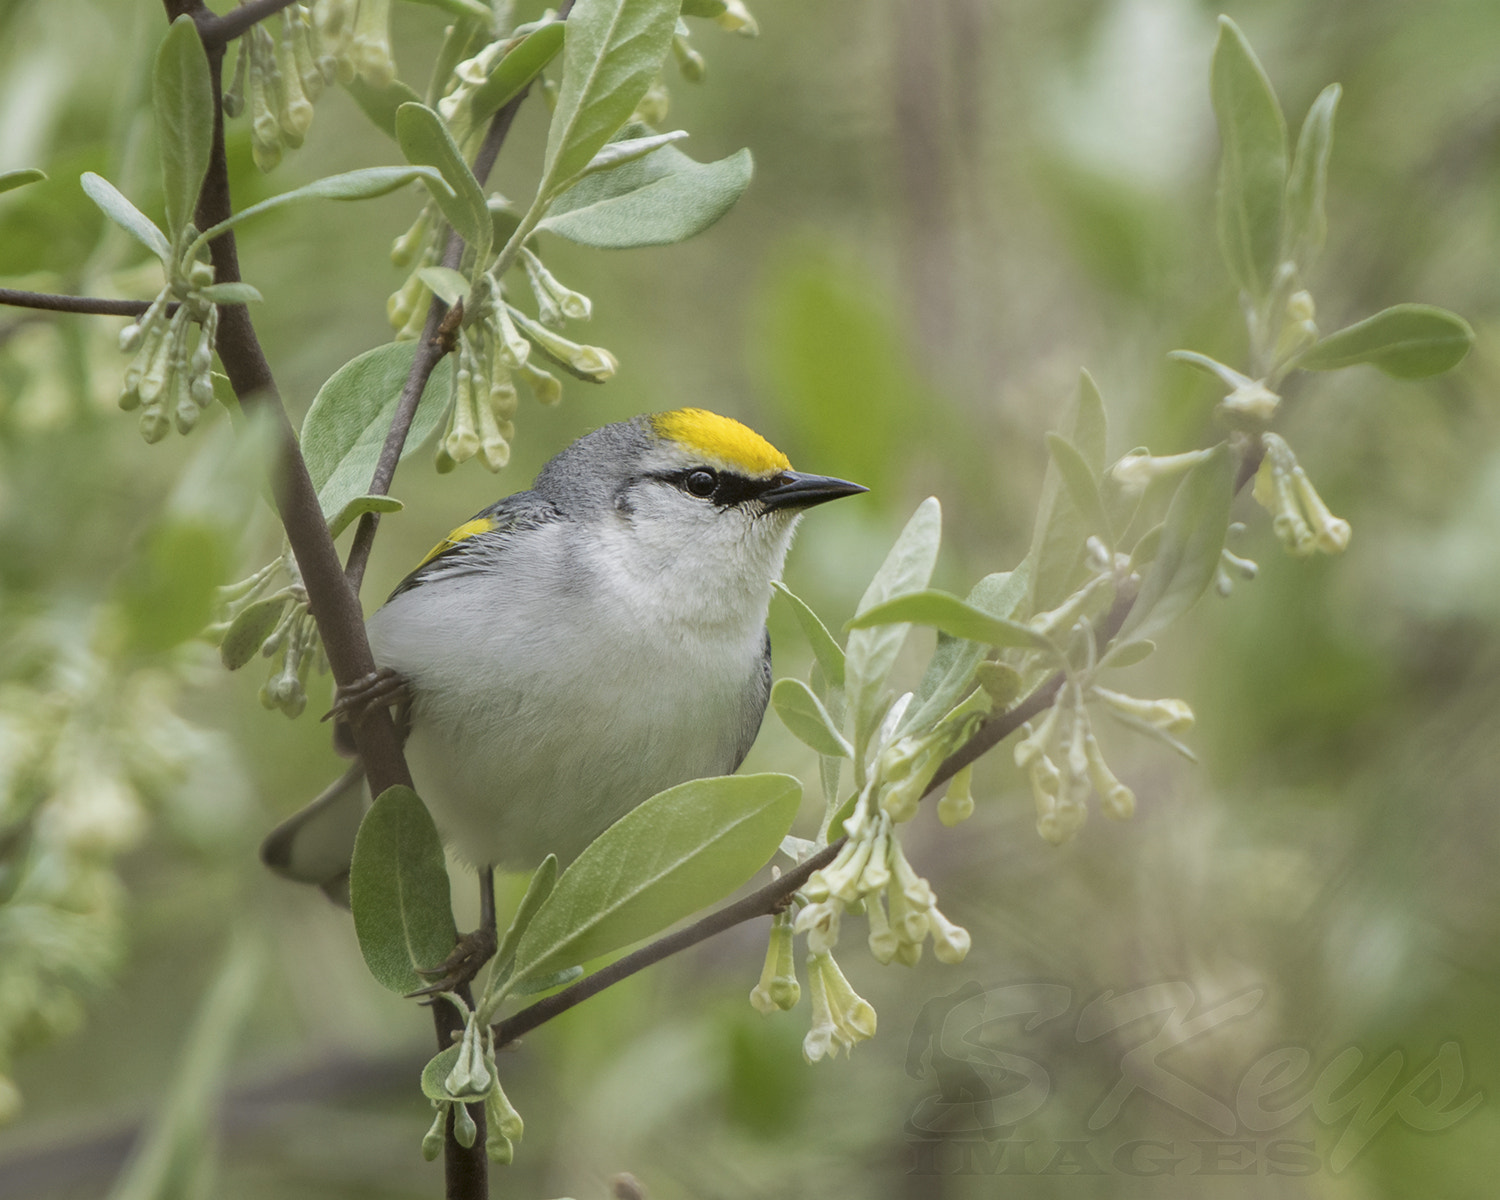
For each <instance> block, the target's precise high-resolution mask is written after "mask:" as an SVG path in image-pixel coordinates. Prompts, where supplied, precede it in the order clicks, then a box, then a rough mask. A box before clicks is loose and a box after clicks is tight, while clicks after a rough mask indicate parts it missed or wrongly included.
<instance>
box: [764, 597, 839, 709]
mask: <svg viewBox="0 0 1500 1200" xmlns="http://www.w3.org/2000/svg"><path fill="white" fill-rule="evenodd" d="M771 586H772V587H774V588H775V589H776V591H777V593H778V594H779V595H780V596H781V597H782V599H784V600H785V601H786V602H787V603H788V604H789V605H790V606H791V609H792V615H793V616H795V617H796V618H797V624H798V625H800V626H801V627H802V635H803V636H804V637H805V638H807V642H808V645H810V646H811V647H812V652H813V657H814V658H815V659H817V661H818V666H820V667H822V668H823V678H824V679H826V680H827V681H828V685H829V686H830V687H836V688H841V687H843V686H844V648H843V647H842V646H840V645H839V644H838V642H836V641H834V638H833V634H831V633H829V632H828V627H827V626H826V625H824V624H823V622H822V621H820V620H819V619H818V614H817V613H815V612H813V610H812V609H811V608H809V607H808V606H807V604H806V603H805V602H804V601H803V600H802V598H801V597H800V596H798V595H797V594H796V593H795V592H793V591H792V590H791V589H790V588H789V587H787V586H786V584H784V583H782V582H781V581H780V580H779V579H778V580H777V581H776V582H775V583H773V584H772V585H771Z"/></svg>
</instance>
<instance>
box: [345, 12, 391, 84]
mask: <svg viewBox="0 0 1500 1200" xmlns="http://www.w3.org/2000/svg"><path fill="white" fill-rule="evenodd" d="M349 54H350V57H351V58H352V59H353V61H354V69H355V70H356V71H357V72H358V73H359V75H360V78H362V79H363V80H364V81H365V82H366V83H368V84H370V85H371V86H372V87H377V88H383V87H389V86H390V84H391V81H392V80H394V79H395V78H396V60H395V59H394V58H393V57H392V56H391V0H359V9H358V11H357V12H356V13H355V16H354V32H353V36H352V38H351V40H350V43H349Z"/></svg>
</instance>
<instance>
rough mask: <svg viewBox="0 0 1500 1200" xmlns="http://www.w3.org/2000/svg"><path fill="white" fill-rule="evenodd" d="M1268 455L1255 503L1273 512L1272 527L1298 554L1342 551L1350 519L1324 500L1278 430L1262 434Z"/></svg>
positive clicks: (1257, 479)
mask: <svg viewBox="0 0 1500 1200" xmlns="http://www.w3.org/2000/svg"><path fill="white" fill-rule="evenodd" d="M1261 444H1262V446H1264V448H1265V457H1264V458H1263V459H1262V460H1261V464H1260V469H1259V470H1258V471H1256V473H1255V486H1254V489H1253V493H1254V496H1255V500H1256V503H1257V504H1259V505H1260V506H1261V507H1262V508H1264V509H1265V510H1266V511H1267V512H1269V513H1270V514H1271V528H1272V529H1274V530H1275V531H1276V536H1277V537H1278V538H1280V539H1281V543H1282V545H1284V546H1285V547H1286V548H1287V549H1288V550H1290V551H1291V552H1292V553H1293V554H1295V555H1297V556H1298V557H1299V558H1305V557H1307V556H1308V555H1310V554H1313V553H1314V552H1315V551H1319V550H1321V551H1322V552H1323V553H1324V554H1342V553H1343V552H1344V550H1345V548H1346V547H1347V546H1348V545H1349V534H1350V528H1349V522H1348V521H1345V520H1344V519H1343V518H1342V517H1336V516H1334V515H1333V513H1331V512H1330V511H1329V510H1328V505H1326V504H1324V503H1323V497H1322V496H1320V495H1318V491H1317V489H1316V488H1315V487H1313V485H1312V480H1310V479H1309V478H1308V477H1307V472H1306V471H1304V470H1303V469H1302V464H1301V463H1299V462H1298V461H1297V456H1296V455H1295V454H1293V453H1292V448H1291V447H1290V446H1288V445H1287V443H1286V440H1285V439H1284V438H1282V437H1280V436H1278V435H1277V434H1274V433H1266V434H1263V435H1262V436H1261Z"/></svg>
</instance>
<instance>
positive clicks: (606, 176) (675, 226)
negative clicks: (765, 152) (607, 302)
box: [537, 125, 754, 250]
mask: <svg viewBox="0 0 1500 1200" xmlns="http://www.w3.org/2000/svg"><path fill="white" fill-rule="evenodd" d="M645 128H646V127H645V126H643V125H631V126H628V127H627V128H626V130H625V131H624V132H626V133H631V132H634V131H635V130H638V129H645ZM753 169H754V163H753V161H752V160H751V157H750V151H748V150H740V151H738V152H737V153H734V154H731V155H729V156H728V157H727V158H721V159H719V160H718V161H717V162H711V163H699V162H694V161H693V160H692V159H691V158H689V157H688V156H687V155H686V154H684V153H683V152H682V151H680V150H678V149H677V148H676V147H675V146H663V147H661V148H660V149H657V150H653V151H651V152H650V153H648V154H646V155H645V156H643V157H641V158H638V159H635V160H633V161H631V162H627V163H624V164H623V165H621V166H618V167H615V168H613V169H612V170H609V171H603V172H599V173H597V174H592V175H587V176H585V177H584V178H583V179H581V180H579V182H578V183H576V184H574V185H573V186H572V187H570V188H569V189H568V190H567V191H565V192H563V193H562V194H561V195H559V196H558V197H557V199H556V200H555V201H553V203H552V206H551V207H550V208H549V209H548V212H547V215H546V216H545V217H543V218H542V220H541V221H540V222H539V223H538V224H537V229H538V230H539V231H542V232H546V233H552V234H556V235H557V236H558V237H561V238H566V239H567V240H568V241H570V242H577V243H578V244H579V245H584V246H592V247H594V248H596V249H602V250H625V249H632V248H635V247H639V246H666V245H672V244H674V243H676V242H681V241H685V240H686V239H688V238H690V237H693V236H694V235H695V234H698V233H701V232H702V231H703V230H704V229H707V228H708V227H709V226H710V225H712V224H713V223H714V222H715V221H717V220H718V219H719V218H720V217H722V216H723V215H724V214H725V213H726V212H728V211H729V209H730V208H731V207H733V205H734V202H735V201H736V200H738V199H739V198H740V195H741V194H742V193H743V192H744V190H745V188H746V187H748V186H749V184H750V176H751V173H752V171H753Z"/></svg>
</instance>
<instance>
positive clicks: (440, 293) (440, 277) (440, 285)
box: [417, 267, 469, 308]
mask: <svg viewBox="0 0 1500 1200" xmlns="http://www.w3.org/2000/svg"><path fill="white" fill-rule="evenodd" d="M417 278H418V279H420V280H421V281H422V282H423V283H425V284H426V285H427V286H428V288H429V289H431V291H432V294H433V295H434V296H436V297H437V298H438V299H439V300H441V301H442V302H443V303H444V304H446V305H447V306H448V307H449V308H452V307H453V306H454V305H455V304H457V303H458V302H459V301H460V300H462V299H464V297H466V296H467V295H468V294H469V281H468V279H466V278H465V277H464V274H463V272H462V271H455V270H454V269H453V268H452V267H420V268H418V270H417Z"/></svg>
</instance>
